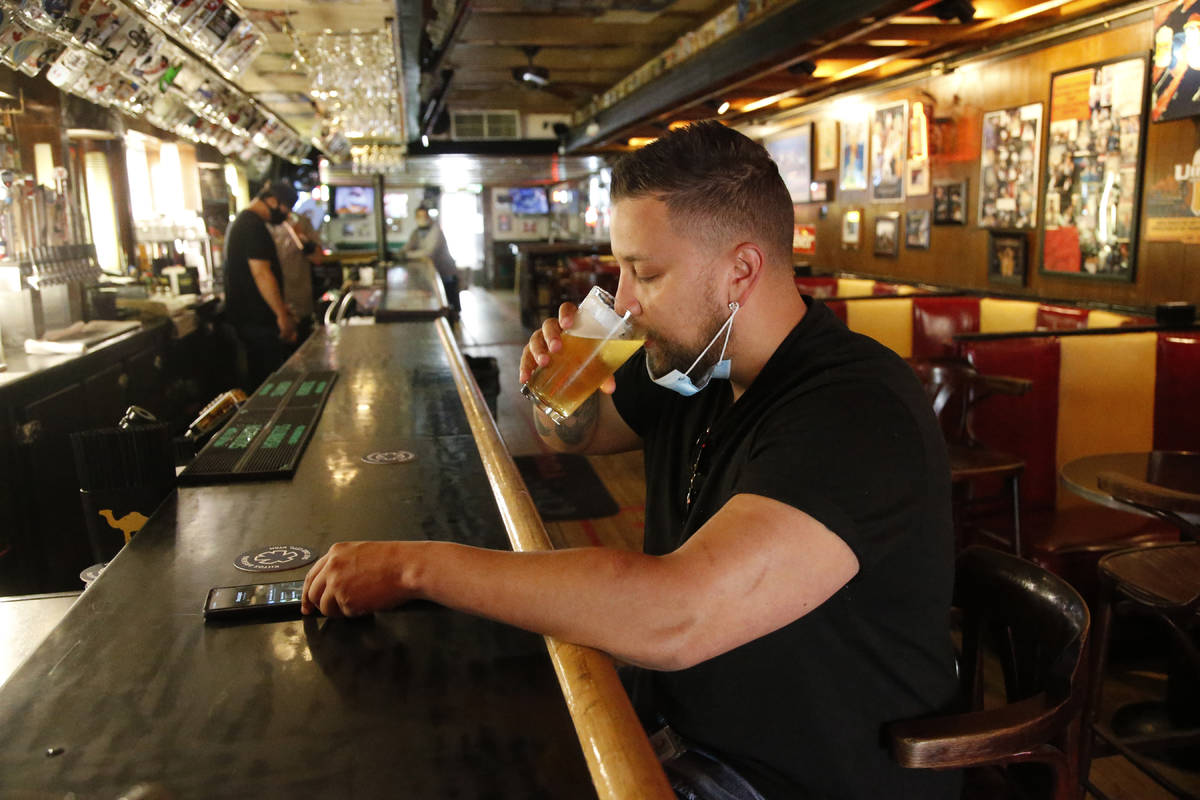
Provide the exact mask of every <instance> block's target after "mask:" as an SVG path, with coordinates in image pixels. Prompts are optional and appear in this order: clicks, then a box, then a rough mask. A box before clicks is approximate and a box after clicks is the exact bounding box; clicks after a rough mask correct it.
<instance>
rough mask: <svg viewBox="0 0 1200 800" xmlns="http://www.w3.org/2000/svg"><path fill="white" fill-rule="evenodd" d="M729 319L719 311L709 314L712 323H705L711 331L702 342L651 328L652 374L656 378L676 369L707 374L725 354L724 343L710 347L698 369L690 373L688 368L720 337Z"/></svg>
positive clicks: (649, 361) (648, 359)
mask: <svg viewBox="0 0 1200 800" xmlns="http://www.w3.org/2000/svg"><path fill="white" fill-rule="evenodd" d="M727 319H728V317H722V316H721V315H720V312H719V311H713V312H712V313H711V314H710V315H709V324H707V325H705V326H704V327H705V330H706V331H707V333H705V334H704V335H703V337H702V338H701V339H700V341H698V342H695V343H692V344H684V343H682V342H679V341H674V340H670V339H668V338H666V337H665V336H662V335H660V334H658V333H657V332H656V331H653V330H647V332H646V335H647V337H648V338H650V339H653V340H654V349H653V350H647V351H646V363H647V364H648V365H649V367H650V373H651V374H652V375H653V376H654V377H655V378H661V377H663V376H664V375H666V374H668V373H669V372H670V371H671V370H673V369H675V370H679V371H680V372H681V373H684V374H686V375H687V376H688V377H694V376H696V375H703V374H705V373H706V372H707V371H708V370H709V369H711V368H712V367H713V366H714V365H715V364H716V363H717V359H719V358H720V357H721V343H720V342H717V343H715V344H713V346H712V347H709V348H708V351H707V352H706V353H705V354H704V357H703V358H702V359H700V361H699V363H697V364H696V367H695V369H693V370H692V371H691V372H690V373H689V372H688V367H691V366H692V364H693V362H695V361H696V357H697V356H699V355H700V351H701V350H703V349H704V348H705V347H706V346H708V344H709V343H710V342H712V341H713V339H714V338H716V335H717V332H718V331H720V330H721V326H722V325H724V324H725V322H726V320H727Z"/></svg>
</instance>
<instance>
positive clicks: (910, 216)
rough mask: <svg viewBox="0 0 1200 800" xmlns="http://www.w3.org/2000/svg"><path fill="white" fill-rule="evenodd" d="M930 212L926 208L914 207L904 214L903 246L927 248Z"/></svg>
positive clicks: (916, 248) (919, 248)
mask: <svg viewBox="0 0 1200 800" xmlns="http://www.w3.org/2000/svg"><path fill="white" fill-rule="evenodd" d="M929 229H930V214H929V209H927V208H914V209H910V210H908V211H906V212H905V214H904V246H905V247H908V248H911V249H914V250H928V249H929Z"/></svg>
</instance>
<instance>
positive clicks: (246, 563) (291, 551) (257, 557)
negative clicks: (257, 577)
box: [233, 544, 317, 572]
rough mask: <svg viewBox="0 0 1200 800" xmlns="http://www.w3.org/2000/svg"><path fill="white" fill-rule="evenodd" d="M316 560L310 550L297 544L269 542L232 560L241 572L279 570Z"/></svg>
mask: <svg viewBox="0 0 1200 800" xmlns="http://www.w3.org/2000/svg"><path fill="white" fill-rule="evenodd" d="M316 560H317V556H316V554H315V553H313V551H312V550H309V549H308V548H307V547H304V546H302V545H298V544H269V545H266V546H265V547H256V548H255V549H253V550H247V551H246V552H244V553H242V554H241V555H240V556H238V557H237V558H236V559H234V561H233V565H234V566H235V567H237V568H238V569H240V570H242V571H243V572H280V571H282V570H285V569H295V568H296V567H303V566H304V565H305V564H311V563H312V562H313V561H316Z"/></svg>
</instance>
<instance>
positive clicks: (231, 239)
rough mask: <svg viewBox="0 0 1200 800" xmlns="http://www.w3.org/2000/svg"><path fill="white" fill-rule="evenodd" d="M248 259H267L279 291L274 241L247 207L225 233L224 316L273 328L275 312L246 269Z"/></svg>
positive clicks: (241, 323) (280, 281)
mask: <svg viewBox="0 0 1200 800" xmlns="http://www.w3.org/2000/svg"><path fill="white" fill-rule="evenodd" d="M250 259H256V260H262V261H269V262H271V274H272V275H274V276H275V280H276V282H277V283H278V284H279V291H280V293H281V294H282V292H283V268H282V267H280V265H279V253H278V252H277V251H276V250H275V240H274V239H272V238H271V231H270V230H268V228H267V223H266V222H264V221H263V219H262V217H260V216H258V215H257V214H255V213H254V212H253V211H251V210H250V209H248V208H247V209H244V210H243V211H242V212H241V213H240V214H238V215H237V217H235V218H234V220H233V222H231V223H229V229H228V230H227V231H226V232H225V316H226V318H227V319H228V320H229V321H230V322H232V323H233V324H234V325H237V326H246V325H265V326H269V327H271V328H274V327H275V326H276V322H275V312H274V311H272V310H271V307H270V306H269V305H267V301H266V300H264V299H263V297H262V294H261V293H260V292H259V291H258V284H256V283H255V282H254V275H253V274H252V273H251V272H250Z"/></svg>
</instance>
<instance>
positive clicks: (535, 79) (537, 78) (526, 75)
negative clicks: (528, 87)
mask: <svg viewBox="0 0 1200 800" xmlns="http://www.w3.org/2000/svg"><path fill="white" fill-rule="evenodd" d="M513 78H515V79H516V80H518V81H520V82H521V83H531V84H533V85H534V86H537V87H538V88H543V87H546V86H549V85H550V71H549V70H548V69H546V68H545V67H533V66H530V67H515V68H513Z"/></svg>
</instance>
